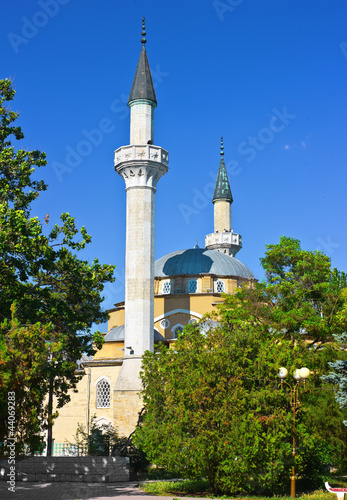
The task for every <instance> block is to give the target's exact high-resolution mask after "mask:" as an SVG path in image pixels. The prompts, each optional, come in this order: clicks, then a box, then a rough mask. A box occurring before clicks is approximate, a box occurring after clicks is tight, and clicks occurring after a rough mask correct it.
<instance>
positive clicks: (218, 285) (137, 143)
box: [53, 20, 254, 454]
mask: <svg viewBox="0 0 347 500" xmlns="http://www.w3.org/2000/svg"><path fill="white" fill-rule="evenodd" d="M145 35H146V32H145V26H144V20H143V27H142V39H141V43H142V49H141V53H140V57H139V60H138V64H137V69H136V72H135V77H134V80H133V84H132V87H131V90H130V95H129V100H128V106H129V107H130V144H129V145H127V146H122V147H119V148H118V149H116V151H115V153H114V166H115V171H116V172H117V174H119V175H120V176H121V177H122V178H123V180H124V182H125V189H126V195H127V199H126V252H125V253H126V255H125V300H124V302H120V303H117V304H115V306H114V308H112V309H110V310H109V321H108V333H106V334H105V337H104V345H103V347H102V349H101V350H99V351H98V352H97V353H96V354H95V356H94V357H93V359H89V358H87V357H85V358H84V359H82V360H81V364H80V365H79V374H80V375H82V377H81V380H80V382H79V383H78V386H77V391H78V392H71V394H70V396H71V401H70V402H69V403H68V404H66V405H65V406H64V407H63V408H61V409H59V417H58V418H57V420H56V422H55V424H54V426H53V440H54V443H55V445H56V448H53V454H58V453H57V449H58V448H57V446H60V447H61V445H62V443H65V442H66V441H69V442H71V441H73V436H74V435H75V433H76V429H77V425H78V424H82V425H84V427H85V428H86V429H87V430H88V429H89V425H90V421H91V419H92V418H93V417H95V419H96V420H95V422H96V423H97V424H98V425H102V424H110V423H111V424H113V426H114V427H115V428H116V429H117V431H118V433H119V435H125V436H127V435H129V434H130V433H131V432H132V431H133V430H134V428H135V425H136V422H137V418H138V413H139V411H140V410H141V407H142V405H141V399H140V397H139V390H140V389H141V381H140V378H139V371H140V367H141V359H142V355H143V354H144V352H145V351H146V350H152V351H153V349H154V344H156V343H159V342H163V343H166V344H167V345H168V346H169V347H172V346H173V345H174V343H175V339H176V338H177V334H178V332H179V331H180V330H181V329H182V328H183V327H184V326H185V325H187V324H189V323H193V322H197V321H199V320H200V319H201V318H202V317H203V315H204V314H205V313H207V312H211V311H213V310H215V307H216V305H217V304H218V303H220V302H221V301H222V300H223V299H222V296H221V294H222V293H228V294H231V293H233V292H234V291H235V289H236V288H237V287H238V286H240V285H241V284H243V283H245V282H250V281H252V280H253V279H254V277H253V275H252V273H251V271H250V270H249V269H247V267H246V266H245V265H244V264H243V263H242V262H240V261H239V260H238V259H236V258H235V255H236V254H237V252H239V250H240V249H241V248H242V237H241V235H239V234H237V233H235V232H234V231H233V230H232V225H231V204H232V202H233V197H232V194H231V189H230V185H229V180H228V175H227V171H226V167H225V163H224V146H223V140H222V141H221V148H220V160H219V170H218V175H217V180H216V185H215V189H214V194H213V198H212V200H211V201H212V203H213V209H214V232H213V233H210V234H208V235H206V237H205V248H199V247H198V246H197V245H196V246H195V247H194V248H191V249H186V250H178V251H174V252H172V253H170V254H168V255H165V256H164V257H161V258H160V259H158V260H157V261H156V262H154V210H155V207H154V205H155V192H156V189H157V184H158V181H159V179H160V178H161V177H162V176H163V175H165V174H166V173H167V171H168V152H167V151H166V150H165V149H163V148H161V147H159V146H155V145H154V134H153V132H154V109H155V108H156V106H157V99H156V94H155V90H154V86H153V81H152V76H151V71H150V66H149V62H148V58H147V52H146V48H145V45H146V38H145Z"/></svg>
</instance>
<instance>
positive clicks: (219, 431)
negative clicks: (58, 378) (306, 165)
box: [136, 238, 346, 494]
mask: <svg viewBox="0 0 347 500" xmlns="http://www.w3.org/2000/svg"><path fill="white" fill-rule="evenodd" d="M262 264H263V266H264V269H265V271H266V277H267V280H266V281H265V282H263V283H257V284H253V285H252V286H250V287H246V288H243V289H239V290H238V291H237V293H236V294H235V295H233V296H231V295H229V296H224V299H225V300H224V303H223V304H222V305H221V306H220V307H219V309H218V312H217V313H216V314H215V315H214V317H213V319H214V320H216V321H217V325H218V326H217V327H216V328H215V329H210V330H209V331H207V333H206V334H204V333H203V331H204V329H201V325H196V326H189V327H187V328H185V329H184V332H183V334H182V335H181V336H180V337H179V339H178V340H177V341H176V342H175V346H174V349H166V348H161V349H159V351H158V353H154V354H153V353H146V355H145V357H144V361H143V372H142V381H143V391H142V396H143V401H144V408H145V412H144V417H143V421H142V423H141V425H140V426H139V428H138V429H137V431H136V439H137V443H138V444H139V445H141V446H142V447H143V449H144V450H145V452H146V453H147V454H148V456H149V458H150V459H151V460H153V461H154V462H155V463H157V464H158V465H162V466H166V467H168V468H169V469H172V470H175V471H177V472H179V473H180V474H182V475H185V476H188V477H199V476H204V477H207V478H208V479H209V481H210V483H211V485H212V489H213V492H214V493H220V494H222V493H228V494H230V493H237V492H258V493H260V492H261V493H265V492H270V493H272V494H273V493H276V492H278V491H283V490H284V488H285V486H286V485H289V471H290V467H291V465H292V464H291V460H292V458H291V441H292V428H293V427H292V426H293V420H292V418H293V416H292V409H291V405H290V398H289V395H288V394H286V393H285V392H283V391H281V390H277V389H278V383H277V382H276V381H275V379H276V374H277V372H278V368H279V367H280V366H285V367H287V368H288V369H289V371H293V369H294V368H299V367H302V366H307V367H309V368H310V370H311V376H310V378H309V380H308V382H307V391H306V392H304V393H301V396H300V401H301V403H302V405H301V406H300V411H299V412H298V414H297V429H296V445H297V446H296V448H297V458H296V470H297V473H298V474H299V475H300V476H301V477H302V478H305V479H306V480H307V481H309V482H310V484H311V486H312V485H313V486H317V485H318V484H320V483H321V481H322V479H323V475H322V474H323V465H324V464H325V463H328V462H330V463H331V461H332V460H334V458H335V457H336V456H337V455H338V454H341V452H342V454H343V453H345V444H344V443H345V442H346V433H345V429H344V428H343V427H344V426H342V425H341V421H340V418H339V410H338V408H337V405H336V404H335V402H334V395H333V393H332V392H331V391H329V390H326V389H327V387H326V386H323V383H322V380H321V377H320V376H321V374H322V373H323V370H324V369H326V368H327V363H328V362H329V360H331V359H334V358H332V356H335V355H336V351H335V346H334V344H333V340H334V339H333V336H332V332H333V331H334V330H335V328H336V327H337V325H338V326H339V327H341V324H339V322H338V321H337V317H336V316H337V315H339V314H342V313H341V311H342V310H343V297H341V287H340V285H338V283H340V282H341V280H342V281H343V279H344V277H343V275H342V274H341V273H337V272H335V271H334V272H331V269H330V261H329V259H328V258H327V257H326V256H324V255H323V254H321V253H320V252H308V251H303V250H301V248H300V243H299V242H298V241H297V240H292V239H290V238H281V241H280V243H279V245H271V246H268V249H267V253H266V255H265V257H264V259H262ZM340 284H341V283H340ZM205 321H206V320H205ZM343 321H344V317H343V315H342V323H343ZM323 412H326V413H324V414H323ZM327 419H328V424H327ZM264 490H265V491H264Z"/></svg>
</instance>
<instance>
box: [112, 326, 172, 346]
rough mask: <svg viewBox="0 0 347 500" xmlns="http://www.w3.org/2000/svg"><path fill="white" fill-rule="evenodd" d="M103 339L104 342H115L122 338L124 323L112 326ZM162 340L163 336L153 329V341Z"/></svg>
mask: <svg viewBox="0 0 347 500" xmlns="http://www.w3.org/2000/svg"><path fill="white" fill-rule="evenodd" d="M104 340H105V342H116V341H119V340H124V325H120V326H116V327H115V328H112V329H111V330H110V331H109V332H108V333H107V335H105V337H104ZM163 340H165V339H164V337H163V336H162V335H161V334H160V333H159V332H158V331H157V330H154V341H155V342H161V341H163Z"/></svg>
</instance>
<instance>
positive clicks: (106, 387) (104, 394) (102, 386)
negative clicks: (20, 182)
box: [96, 379, 111, 408]
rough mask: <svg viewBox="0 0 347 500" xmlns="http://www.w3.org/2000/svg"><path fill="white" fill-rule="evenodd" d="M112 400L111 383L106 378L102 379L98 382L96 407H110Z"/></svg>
mask: <svg viewBox="0 0 347 500" xmlns="http://www.w3.org/2000/svg"><path fill="white" fill-rule="evenodd" d="M110 400H111V391H110V384H109V383H108V382H107V380H105V379H103V380H100V382H98V383H97V384H96V407H97V408H110Z"/></svg>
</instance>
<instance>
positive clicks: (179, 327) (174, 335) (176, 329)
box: [171, 323, 183, 339]
mask: <svg viewBox="0 0 347 500" xmlns="http://www.w3.org/2000/svg"><path fill="white" fill-rule="evenodd" d="M182 330H183V325H181V323H178V324H177V325H175V326H174V327H173V328H172V330H171V331H172V338H174V339H177V335H178V334H179V333H180V332H181V331H182Z"/></svg>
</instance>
